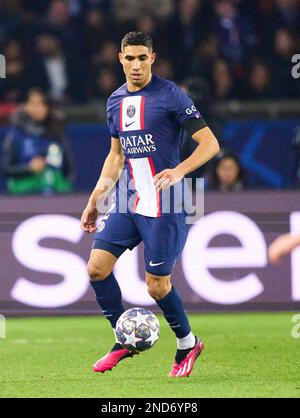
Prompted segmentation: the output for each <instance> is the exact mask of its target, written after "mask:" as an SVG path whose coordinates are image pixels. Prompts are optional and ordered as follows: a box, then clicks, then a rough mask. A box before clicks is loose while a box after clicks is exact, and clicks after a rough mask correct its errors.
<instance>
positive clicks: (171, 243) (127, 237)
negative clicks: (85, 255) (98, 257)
mask: <svg viewBox="0 0 300 418" xmlns="http://www.w3.org/2000/svg"><path fill="white" fill-rule="evenodd" d="M187 234H188V226H187V225H186V223H185V213H177V214H170V215H166V216H161V217H159V218H152V217H148V216H142V215H139V214H137V213H134V214H133V213H107V214H106V215H105V216H104V218H103V219H102V221H101V223H100V225H99V228H98V231H97V232H96V233H95V236H94V242H93V249H102V250H106V251H109V252H110V253H112V254H114V255H115V256H116V257H117V258H118V257H119V256H120V255H121V254H123V252H124V251H125V250H127V249H130V250H132V249H133V248H134V247H136V246H137V245H138V244H139V243H140V242H141V241H143V243H144V259H145V270H146V271H147V272H149V273H151V274H153V275H157V276H167V275H169V274H170V273H171V271H172V268H173V267H174V265H175V263H176V260H177V259H178V257H179V256H180V254H181V252H182V250H183V248H184V245H185V242H186V238H187Z"/></svg>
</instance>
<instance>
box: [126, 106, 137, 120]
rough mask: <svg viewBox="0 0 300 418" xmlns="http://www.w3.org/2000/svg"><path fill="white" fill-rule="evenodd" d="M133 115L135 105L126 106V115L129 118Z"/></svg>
mask: <svg viewBox="0 0 300 418" xmlns="http://www.w3.org/2000/svg"><path fill="white" fill-rule="evenodd" d="M134 115H135V107H134V106H133V105H130V106H128V108H127V116H128V117H129V118H133V116H134Z"/></svg>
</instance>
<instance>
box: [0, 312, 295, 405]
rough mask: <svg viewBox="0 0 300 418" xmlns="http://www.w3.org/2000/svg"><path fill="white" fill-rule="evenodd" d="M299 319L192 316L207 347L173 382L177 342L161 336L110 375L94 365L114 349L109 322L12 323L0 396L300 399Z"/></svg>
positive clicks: (2, 343) (3, 352)
mask: <svg viewBox="0 0 300 418" xmlns="http://www.w3.org/2000/svg"><path fill="white" fill-rule="evenodd" d="M291 318H292V313H268V314H267V313H265V314H263V313H261V314H254V313H252V314H240V313H236V314H205V315H201V314H198V315H196V314H195V315H190V320H191V324H192V328H193V331H194V332H196V333H197V334H198V335H199V336H201V338H203V340H204V342H205V347H206V348H205V350H204V352H203V353H202V354H201V356H200V357H199V358H198V360H197V362H196V364H195V368H194V370H193V373H192V374H191V376H190V377H189V378H185V379H170V378H168V377H167V374H168V372H169V370H170V368H171V365H172V362H173V356H174V353H175V348H176V342H175V338H174V335H173V333H172V331H170V330H169V328H168V325H167V324H166V321H165V319H164V318H162V317H161V316H160V317H159V319H160V323H161V337H160V339H159V341H158V342H157V343H156V345H155V346H154V347H153V348H152V349H151V350H149V351H147V352H144V353H141V354H140V355H139V356H135V357H133V358H129V359H125V360H124V361H122V362H121V363H119V365H118V366H117V368H115V369H113V370H112V371H111V372H107V373H105V374H99V373H94V372H92V370H91V366H92V364H93V363H94V361H96V360H97V359H98V358H100V357H102V356H103V355H104V354H105V353H106V352H107V351H108V349H109V348H110V347H111V345H112V342H113V340H112V332H111V329H110V327H109V324H108V322H107V321H106V320H105V319H104V318H103V317H100V316H99V317H72V318H71V317H68V318H27V319H8V320H7V325H6V326H7V338H6V339H0V366H1V384H0V397H96V398H102V397H116V398H123V397H130V398H133V397H150V398H151V397H159V398H166V397H172V398H176V397H178V398H179V397H184V398H190V397H196V398H200V397H300V362H299V353H300V339H295V338H292V336H291V330H292V322H291Z"/></svg>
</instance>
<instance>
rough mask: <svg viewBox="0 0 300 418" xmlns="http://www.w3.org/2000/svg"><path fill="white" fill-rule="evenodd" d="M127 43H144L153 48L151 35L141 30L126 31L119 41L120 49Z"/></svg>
mask: <svg viewBox="0 0 300 418" xmlns="http://www.w3.org/2000/svg"><path fill="white" fill-rule="evenodd" d="M128 45H144V46H146V47H147V48H148V49H150V50H153V41H152V38H151V36H149V35H147V34H145V33H143V32H128V33H127V34H126V35H125V36H124V38H123V39H122V41H121V49H123V48H125V46H128Z"/></svg>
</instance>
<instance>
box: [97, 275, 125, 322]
mask: <svg viewBox="0 0 300 418" xmlns="http://www.w3.org/2000/svg"><path fill="white" fill-rule="evenodd" d="M91 285H92V287H93V288H94V291H95V294H96V300H97V302H98V304H99V306H100V308H101V310H102V313H103V315H104V316H105V317H106V318H107V319H108V320H109V321H110V323H111V326H112V327H113V328H116V323H117V320H118V319H119V317H120V316H121V315H122V313H123V312H124V311H125V309H124V306H123V303H122V295H121V289H120V287H119V284H118V282H117V280H116V278H115V276H114V274H113V273H111V274H110V275H109V276H107V278H106V279H104V280H97V281H91Z"/></svg>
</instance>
